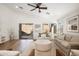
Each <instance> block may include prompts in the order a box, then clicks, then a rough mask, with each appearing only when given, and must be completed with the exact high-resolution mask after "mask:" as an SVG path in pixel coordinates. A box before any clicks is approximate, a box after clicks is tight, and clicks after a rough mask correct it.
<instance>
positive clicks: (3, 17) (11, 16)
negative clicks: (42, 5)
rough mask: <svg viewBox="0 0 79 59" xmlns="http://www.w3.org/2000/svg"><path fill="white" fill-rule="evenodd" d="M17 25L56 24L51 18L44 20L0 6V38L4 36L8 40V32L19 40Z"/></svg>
mask: <svg viewBox="0 0 79 59" xmlns="http://www.w3.org/2000/svg"><path fill="white" fill-rule="evenodd" d="M19 23H34V24H42V23H56V21H55V22H54V21H53V20H52V18H48V19H47V17H46V18H44V17H39V16H34V15H31V16H30V15H28V14H23V13H20V12H17V11H14V10H12V9H10V8H8V7H6V6H4V5H0V37H1V36H5V37H6V39H7V40H8V39H9V33H10V32H9V31H10V30H12V31H13V32H14V36H15V37H14V38H15V39H19Z"/></svg>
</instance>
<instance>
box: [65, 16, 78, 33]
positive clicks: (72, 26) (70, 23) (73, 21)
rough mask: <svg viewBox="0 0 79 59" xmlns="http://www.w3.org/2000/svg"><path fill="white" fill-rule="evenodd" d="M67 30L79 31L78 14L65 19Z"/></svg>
mask: <svg viewBox="0 0 79 59" xmlns="http://www.w3.org/2000/svg"><path fill="white" fill-rule="evenodd" d="M67 31H69V32H79V16H78V15H77V16H74V17H71V18H69V19H68V20H67Z"/></svg>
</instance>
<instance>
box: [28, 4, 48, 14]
mask: <svg viewBox="0 0 79 59" xmlns="http://www.w3.org/2000/svg"><path fill="white" fill-rule="evenodd" d="M27 5H29V6H32V7H34V9H32V10H30V11H34V10H36V9H38V12H39V13H40V12H41V9H42V10H46V9H47V7H41V5H42V3H35V5H32V4H27Z"/></svg>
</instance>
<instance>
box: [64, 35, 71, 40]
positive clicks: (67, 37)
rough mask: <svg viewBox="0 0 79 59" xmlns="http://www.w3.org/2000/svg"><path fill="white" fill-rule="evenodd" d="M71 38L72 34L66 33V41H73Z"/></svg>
mask: <svg viewBox="0 0 79 59" xmlns="http://www.w3.org/2000/svg"><path fill="white" fill-rule="evenodd" d="M71 39H72V36H71V35H68V34H67V35H65V38H64V40H66V41H71Z"/></svg>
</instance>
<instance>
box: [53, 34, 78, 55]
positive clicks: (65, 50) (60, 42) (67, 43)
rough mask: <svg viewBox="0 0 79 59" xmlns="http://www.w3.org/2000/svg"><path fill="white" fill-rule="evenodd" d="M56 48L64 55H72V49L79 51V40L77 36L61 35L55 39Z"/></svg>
mask: <svg viewBox="0 0 79 59" xmlns="http://www.w3.org/2000/svg"><path fill="white" fill-rule="evenodd" d="M54 41H55V44H56V48H57V49H58V50H59V51H60V52H61V53H62V54H63V55H70V51H71V49H79V38H78V36H77V35H70V34H61V35H58V36H56V38H55V40H54Z"/></svg>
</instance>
